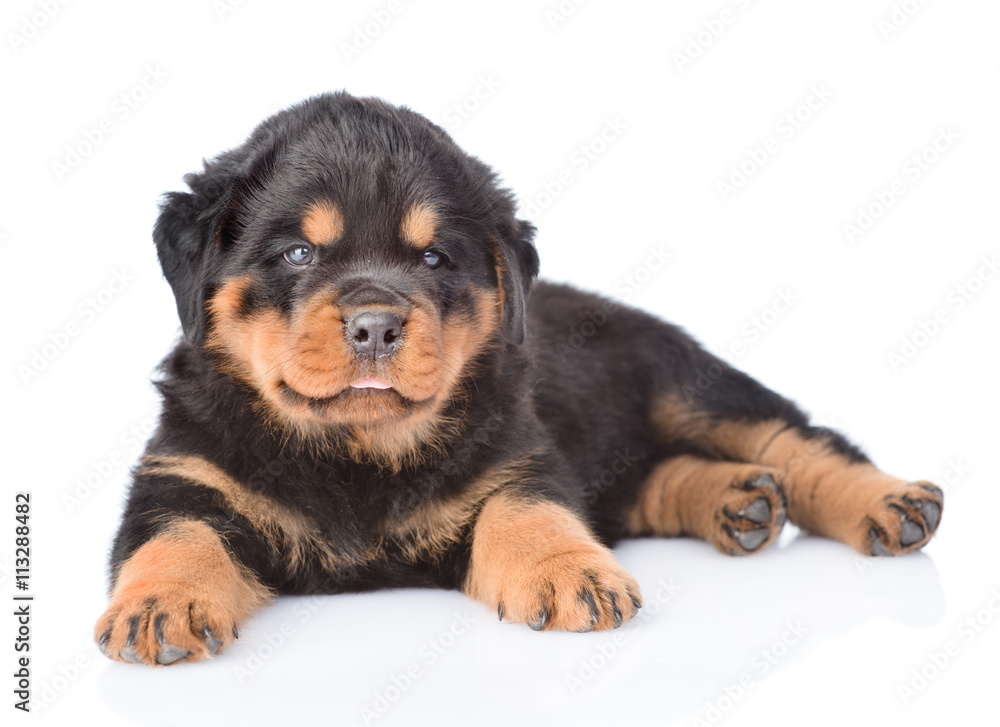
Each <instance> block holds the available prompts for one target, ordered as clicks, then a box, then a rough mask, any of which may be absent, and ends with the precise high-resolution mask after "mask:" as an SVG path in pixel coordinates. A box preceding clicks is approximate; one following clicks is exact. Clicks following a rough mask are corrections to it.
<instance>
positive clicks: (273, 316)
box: [207, 277, 500, 471]
mask: <svg viewBox="0 0 1000 727" xmlns="http://www.w3.org/2000/svg"><path fill="white" fill-rule="evenodd" d="M251 283H252V280H251V279H250V278H249V277H236V278H232V279H230V280H228V281H226V282H225V283H224V284H223V285H222V286H220V288H219V290H218V291H217V292H216V294H215V295H214V296H213V298H212V300H211V301H210V303H209V311H210V316H211V323H212V325H211V328H210V331H209V335H208V337H207V345H208V346H209V347H210V348H212V349H214V350H216V351H218V352H220V353H222V354H224V359H225V363H224V364H223V367H224V370H225V371H226V372H227V373H229V374H231V375H234V376H237V377H239V378H240V379H242V380H243V381H245V382H247V383H248V384H250V385H251V386H253V387H254V388H255V389H256V390H257V391H259V392H260V393H261V395H262V397H263V398H264V400H265V402H266V408H264V409H263V410H262V411H261V414H262V416H264V417H267V418H270V419H273V420H275V422H276V424H277V425H279V426H281V427H291V428H293V429H294V430H296V431H297V432H298V433H299V434H300V435H301V436H303V437H305V438H307V439H310V440H313V441H316V442H319V443H324V442H327V437H328V436H329V433H330V429H329V425H330V424H334V425H348V426H350V432H351V437H350V439H349V440H348V441H347V447H348V453H349V454H350V455H351V456H352V457H354V458H356V459H365V458H368V459H372V460H374V461H376V462H378V463H379V464H382V465H385V466H386V467H389V468H390V469H392V470H396V471H398V470H399V469H400V468H401V467H403V466H404V465H405V464H407V463H417V462H419V461H422V460H421V457H422V456H423V455H421V454H419V453H418V450H419V449H420V447H421V445H423V444H429V445H431V446H430V448H429V450H430V451H437V449H438V448H439V446H440V441H441V440H443V439H444V438H445V437H446V436H447V435H448V433H449V432H452V431H454V427H455V425H456V422H451V421H447V420H446V419H445V418H444V417H442V416H441V415H440V411H441V408H442V407H443V406H444V404H445V403H447V402H448V401H453V400H461V399H462V398H463V397H464V396H465V393H466V392H464V391H462V390H461V386H460V385H459V384H460V380H461V378H462V377H463V376H468V375H470V374H471V373H473V372H472V371H471V370H470V368H469V363H470V361H471V360H472V359H473V358H474V357H475V355H476V354H477V353H479V352H480V351H481V350H482V349H483V348H484V347H485V346H487V345H488V343H489V341H490V340H491V339H493V338H494V337H495V335H496V331H497V330H498V329H499V324H500V321H499V314H498V311H499V306H500V303H499V300H498V298H497V296H496V293H495V291H486V290H477V291H474V293H473V294H474V295H475V296H477V304H476V312H475V314H474V315H472V316H470V317H468V318H467V319H462V318H457V319H456V318H449V319H447V320H442V319H441V318H440V316H439V314H438V312H437V308H436V307H435V306H434V304H433V303H432V302H431V301H427V300H420V299H415V300H414V301H413V305H412V307H411V310H410V313H409V317H408V319H407V322H406V333H405V342H404V343H403V345H402V346H401V347H400V349H399V351H398V352H397V353H396V354H394V355H393V356H392V357H389V358H388V360H386V361H382V362H379V363H377V364H374V363H370V362H369V363H364V362H359V359H358V358H357V357H356V356H355V355H354V354H353V352H352V351H351V350H350V349H349V348H348V344H347V342H346V340H345V338H344V336H343V332H342V320H341V316H340V311H339V309H338V307H337V306H336V305H335V302H334V301H333V300H332V293H331V292H329V291H327V292H319V293H316V294H315V295H314V296H313V297H312V298H311V299H309V300H307V301H305V302H304V303H303V304H302V305H301V306H299V308H298V310H296V311H295V312H294V314H293V315H292V316H291V318H290V319H289V318H287V317H285V316H283V315H282V314H281V313H280V312H279V311H277V310H261V311H257V312H255V313H253V314H252V315H250V316H246V315H244V316H240V315H237V313H238V311H239V307H240V304H241V301H242V300H243V297H244V295H245V292H246V290H247V289H248V287H249V286H250V285H251ZM373 375H375V376H378V377H380V378H382V379H383V380H385V381H388V382H389V383H390V384H391V385H392V387H393V389H395V390H396V391H397V392H398V393H399V394H400V395H401V396H403V397H406V398H407V399H409V400H410V401H416V402H422V403H423V405H422V406H421V407H420V408H419V409H417V410H416V411H413V410H409V409H405V408H404V407H403V406H402V405H400V404H398V403H395V401H396V400H393V399H391V398H388V397H382V398H378V397H377V395H375V396H370V397H368V398H367V399H361V398H359V397H353V398H349V399H347V400H345V401H342V402H340V403H338V404H337V405H335V406H330V407H328V408H326V409H324V410H321V411H319V412H317V411H316V410H314V409H313V408H311V407H310V406H309V404H308V403H306V402H304V401H301V400H299V401H295V400H290V399H289V398H288V397H287V396H285V395H284V394H285V392H284V387H285V386H288V387H290V388H291V389H292V390H293V391H295V392H297V393H298V394H301V395H302V396H306V397H311V398H313V399H321V400H322V399H327V398H329V397H333V396H336V395H338V394H340V393H341V392H342V391H346V390H347V388H348V387H349V386H350V384H351V383H352V382H353V381H357V380H359V379H362V378H366V377H368V376H373Z"/></svg>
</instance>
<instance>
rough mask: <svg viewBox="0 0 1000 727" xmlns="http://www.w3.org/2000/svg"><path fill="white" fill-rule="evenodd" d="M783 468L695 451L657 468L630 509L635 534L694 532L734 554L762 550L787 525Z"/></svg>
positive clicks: (672, 534) (632, 532)
mask: <svg viewBox="0 0 1000 727" xmlns="http://www.w3.org/2000/svg"><path fill="white" fill-rule="evenodd" d="M782 480H783V477H782V473H781V471H780V470H777V469H773V468H768V467H761V466H760V465H754V464H743V463H738V462H716V461H712V460H707V459H703V458H701V457H696V456H692V455H680V456H677V457H672V458H671V459H669V460H667V461H666V462H663V463H662V464H660V465H658V466H657V467H656V468H654V469H653V471H652V473H650V476H649V477H648V478H647V480H646V482H645V483H643V485H642V489H641V490H640V492H639V500H638V502H637V503H636V506H635V508H634V509H633V510H632V511H631V513H630V514H629V534H630V535H644V534H653V535H667V536H677V535H690V536H692V537H696V538H701V539H702V540H707V541H708V542H710V543H712V544H713V545H715V547H716V548H718V549H719V550H721V551H722V552H724V553H729V554H730V555H746V554H748V553H753V552H756V551H758V550H760V549H762V548H764V547H766V546H768V545H770V544H771V543H773V542H774V541H775V539H776V538H777V537H778V534H779V533H780V532H781V526H782V525H784V524H785V519H786V516H785V513H786V503H785V495H784V491H783V488H782Z"/></svg>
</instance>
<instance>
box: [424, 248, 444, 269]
mask: <svg viewBox="0 0 1000 727" xmlns="http://www.w3.org/2000/svg"><path fill="white" fill-rule="evenodd" d="M443 262H444V255H442V254H441V253H439V252H437V251H435V250H427V251H426V252H424V264H425V265H427V267H430V268H437V267H440V266H441V264H442V263H443Z"/></svg>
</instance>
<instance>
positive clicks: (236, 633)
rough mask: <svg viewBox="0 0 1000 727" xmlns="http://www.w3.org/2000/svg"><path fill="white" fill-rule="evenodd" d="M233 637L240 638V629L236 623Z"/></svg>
mask: <svg viewBox="0 0 1000 727" xmlns="http://www.w3.org/2000/svg"><path fill="white" fill-rule="evenodd" d="M233 638H234V639H238V638H240V630H239V629H238V628H236V624H233Z"/></svg>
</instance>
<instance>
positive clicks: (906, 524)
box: [899, 515, 924, 548]
mask: <svg viewBox="0 0 1000 727" xmlns="http://www.w3.org/2000/svg"><path fill="white" fill-rule="evenodd" d="M923 537H924V529H923V528H922V527H920V525H919V523H916V522H914V521H913V520H910V519H909V518H908V517H906V516H905V515H904V516H903V522H902V524H901V525H900V526H899V543H900V545H902V546H903V547H904V548H905V547H907V546H909V545H913V544H914V543H917V542H919V541H921V540H923Z"/></svg>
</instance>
